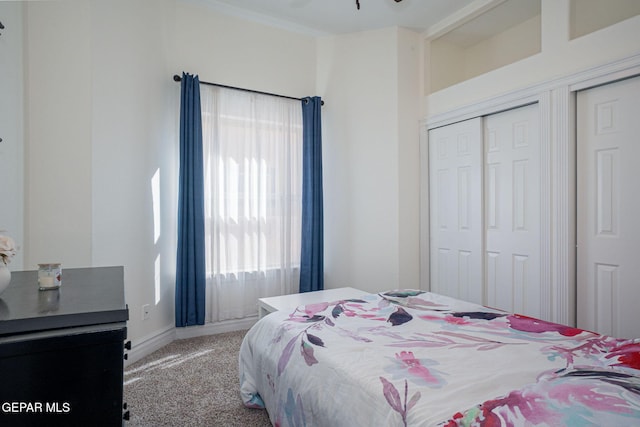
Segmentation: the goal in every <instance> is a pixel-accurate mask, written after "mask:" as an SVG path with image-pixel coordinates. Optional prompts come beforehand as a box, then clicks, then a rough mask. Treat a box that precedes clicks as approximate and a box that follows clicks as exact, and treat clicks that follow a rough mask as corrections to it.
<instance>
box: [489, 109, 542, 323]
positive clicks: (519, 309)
mask: <svg viewBox="0 0 640 427" xmlns="http://www.w3.org/2000/svg"><path fill="white" fill-rule="evenodd" d="M538 111H539V110H538V106H537V104H536V105H530V106H525V107H521V108H517V109H514V110H509V111H505V112H503V113H498V114H493V115H490V116H487V117H485V126H484V127H485V135H484V146H485V155H486V164H485V166H484V167H485V172H484V173H485V191H484V197H485V201H484V203H485V227H486V255H485V263H486V264H485V274H486V296H487V300H486V303H487V304H488V305H489V306H492V307H496V308H500V309H503V310H507V311H511V312H516V313H520V314H525V315H528V316H534V317H540V315H541V311H540V304H541V296H540V280H541V277H540V137H539V125H538V123H539V113H538Z"/></svg>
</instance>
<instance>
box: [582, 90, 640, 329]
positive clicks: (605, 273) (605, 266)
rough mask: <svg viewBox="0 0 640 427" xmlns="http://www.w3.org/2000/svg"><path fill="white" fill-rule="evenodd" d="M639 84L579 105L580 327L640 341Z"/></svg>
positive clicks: (596, 94) (590, 94)
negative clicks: (639, 339) (639, 338)
mask: <svg viewBox="0 0 640 427" xmlns="http://www.w3.org/2000/svg"><path fill="white" fill-rule="evenodd" d="M639 135H640V78H634V79H630V80H624V81H620V82H616V83H612V84H608V85H605V86H601V87H597V88H593V89H589V90H585V91H582V92H580V93H579V94H578V105H577V155H578V157H577V173H578V176H577V183H578V188H577V194H578V201H577V214H578V220H577V224H578V225H577V227H578V228H577V244H578V248H577V264H578V266H577V268H578V271H577V281H578V286H577V321H578V323H577V324H578V327H580V328H584V329H589V330H592V331H596V332H600V333H603V334H607V335H613V336H618V337H623V338H638V337H640V308H639V307H638V304H639V303H640V250H639V247H640V222H639V221H640V189H639V186H640V136H639Z"/></svg>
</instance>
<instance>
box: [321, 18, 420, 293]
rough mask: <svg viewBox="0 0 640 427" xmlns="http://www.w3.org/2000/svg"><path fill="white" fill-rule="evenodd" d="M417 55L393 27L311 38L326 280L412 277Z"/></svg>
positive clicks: (350, 282)
mask: <svg viewBox="0 0 640 427" xmlns="http://www.w3.org/2000/svg"><path fill="white" fill-rule="evenodd" d="M419 57H420V55H419V37H417V35H415V34H412V33H410V32H408V31H406V30H400V29H397V28H388V29H383V30H377V31H370V32H363V33H357V34H348V35H342V36H332V37H324V38H321V39H319V41H318V92H319V93H320V94H322V96H323V97H325V98H326V99H327V104H326V105H325V106H324V108H323V125H324V126H323V132H324V133H323V150H324V157H323V160H324V201H325V210H324V212H325V287H327V288H336V287H340V286H353V287H357V288H359V289H362V290H367V291H371V292H376V291H381V290H383V289H389V288H396V287H416V286H418V276H419V266H418V264H419V263H418V210H419V204H418V178H417V175H418V155H417V153H418V129H419V127H418V107H419V104H418V102H419V98H418V97H417V96H416V94H417V93H419V88H418V84H419V78H418V69H419Z"/></svg>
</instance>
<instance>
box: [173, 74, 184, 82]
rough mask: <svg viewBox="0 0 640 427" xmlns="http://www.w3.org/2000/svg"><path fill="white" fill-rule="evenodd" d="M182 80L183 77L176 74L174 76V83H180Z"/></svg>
mask: <svg viewBox="0 0 640 427" xmlns="http://www.w3.org/2000/svg"><path fill="white" fill-rule="evenodd" d="M180 80H182V77H180V76H179V75H177V74H174V75H173V81H174V82H179V81H180Z"/></svg>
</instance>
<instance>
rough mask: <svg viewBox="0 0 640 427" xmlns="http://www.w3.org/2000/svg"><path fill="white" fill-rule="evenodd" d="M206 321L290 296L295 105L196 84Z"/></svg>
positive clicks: (294, 271) (298, 167)
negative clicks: (275, 297)
mask: <svg viewBox="0 0 640 427" xmlns="http://www.w3.org/2000/svg"><path fill="white" fill-rule="evenodd" d="M200 90H201V104H202V134H203V135H202V136H203V145H204V179H205V185H204V186H205V246H206V252H207V301H208V306H207V309H208V314H207V318H208V321H210V322H217V321H221V320H227V319H238V318H243V317H247V316H251V315H254V314H256V313H257V299H258V298H261V297H265V296H273V295H283V294H290V293H293V292H297V291H298V287H299V276H300V272H299V265H300V232H301V203H302V108H301V105H300V101H296V100H289V99H285V98H279V97H275V96H269V95H261V94H255V93H249V92H244V91H239V90H234V89H227V88H220V87H216V86H205V85H201V88H200Z"/></svg>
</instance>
